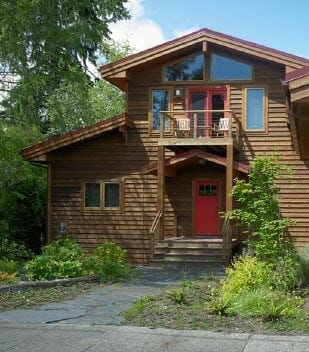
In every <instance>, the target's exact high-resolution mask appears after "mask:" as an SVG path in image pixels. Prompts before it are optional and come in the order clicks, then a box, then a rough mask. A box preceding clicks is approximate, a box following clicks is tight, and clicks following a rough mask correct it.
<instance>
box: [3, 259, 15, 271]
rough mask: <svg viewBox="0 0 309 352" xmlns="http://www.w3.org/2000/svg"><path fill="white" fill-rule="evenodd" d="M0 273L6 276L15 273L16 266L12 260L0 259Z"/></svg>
mask: <svg viewBox="0 0 309 352" xmlns="http://www.w3.org/2000/svg"><path fill="white" fill-rule="evenodd" d="M0 271H1V272H3V273H7V274H15V273H16V272H17V264H16V263H15V262H14V261H13V260H9V259H6V258H2V259H0Z"/></svg>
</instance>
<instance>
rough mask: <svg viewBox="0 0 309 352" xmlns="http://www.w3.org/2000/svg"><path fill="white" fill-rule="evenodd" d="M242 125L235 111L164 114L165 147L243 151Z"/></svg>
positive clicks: (160, 141) (161, 140) (162, 139)
mask: <svg viewBox="0 0 309 352" xmlns="http://www.w3.org/2000/svg"><path fill="white" fill-rule="evenodd" d="M239 131H240V121H239V119H238V118H237V116H236V115H235V114H234V113H233V111H232V110H174V111H161V115H160V137H159V139H158V145H162V146H227V145H233V146H234V147H235V148H236V149H238V147H239Z"/></svg>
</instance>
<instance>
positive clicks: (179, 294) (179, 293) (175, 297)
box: [166, 287, 188, 304]
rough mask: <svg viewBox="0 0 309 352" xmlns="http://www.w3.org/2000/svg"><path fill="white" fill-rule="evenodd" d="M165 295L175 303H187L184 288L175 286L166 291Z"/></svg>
mask: <svg viewBox="0 0 309 352" xmlns="http://www.w3.org/2000/svg"><path fill="white" fill-rule="evenodd" d="M166 294H167V296H168V297H169V298H170V299H171V300H172V301H173V302H174V303H176V304H187V303H188V300H187V290H186V289H185V288H181V287H180V288H177V289H173V290H170V291H167V292H166Z"/></svg>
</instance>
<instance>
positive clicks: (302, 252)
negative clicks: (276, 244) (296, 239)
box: [298, 246, 309, 287]
mask: <svg viewBox="0 0 309 352" xmlns="http://www.w3.org/2000/svg"><path fill="white" fill-rule="evenodd" d="M298 254H299V262H300V264H299V267H298V277H299V280H300V284H301V286H303V287H306V286H308V284H309V246H307V247H302V248H299V250H298Z"/></svg>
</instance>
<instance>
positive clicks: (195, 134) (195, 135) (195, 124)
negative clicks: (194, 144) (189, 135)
mask: <svg viewBox="0 0 309 352" xmlns="http://www.w3.org/2000/svg"><path fill="white" fill-rule="evenodd" d="M193 126H194V127H193V138H197V113H196V112H195V113H194V114H193Z"/></svg>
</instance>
